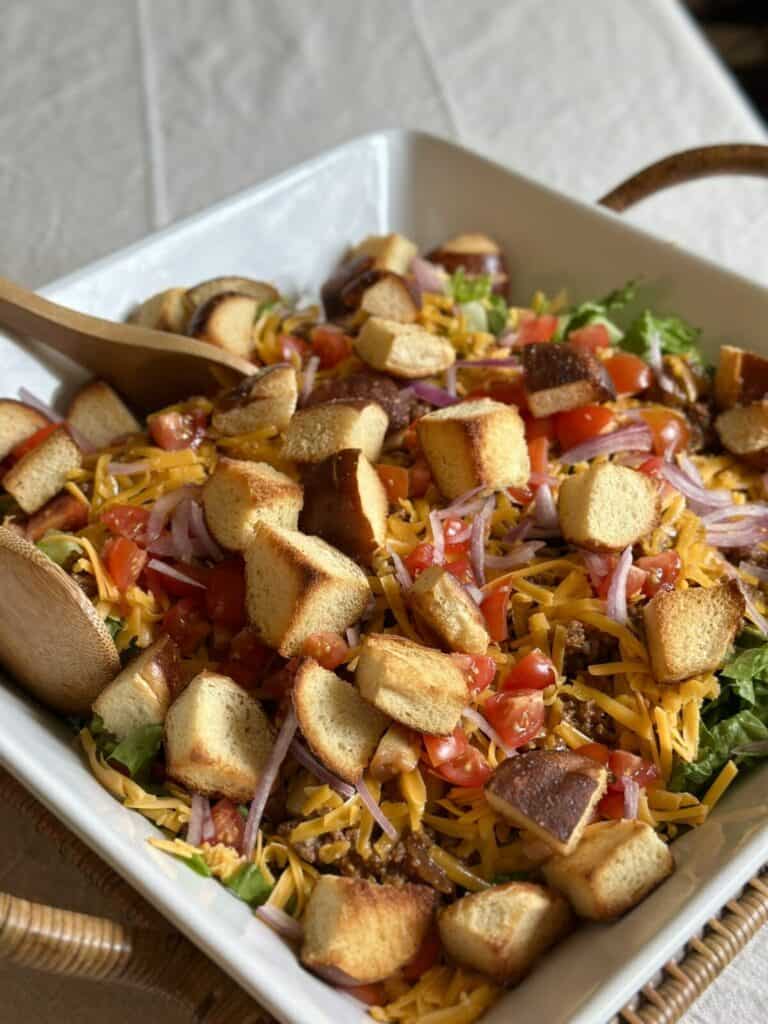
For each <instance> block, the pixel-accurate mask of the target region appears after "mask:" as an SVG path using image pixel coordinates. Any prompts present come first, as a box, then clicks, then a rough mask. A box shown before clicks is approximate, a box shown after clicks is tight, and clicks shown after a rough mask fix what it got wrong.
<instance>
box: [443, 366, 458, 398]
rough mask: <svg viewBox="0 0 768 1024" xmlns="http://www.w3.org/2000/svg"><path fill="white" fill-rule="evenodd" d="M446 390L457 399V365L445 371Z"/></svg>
mask: <svg viewBox="0 0 768 1024" xmlns="http://www.w3.org/2000/svg"><path fill="white" fill-rule="evenodd" d="M445 390H446V391H447V392H448V394H449V395H453V397H454V398H456V363H454V364H453V366H449V367H448V369H447V370H446V371H445Z"/></svg>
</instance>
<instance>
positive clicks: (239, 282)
mask: <svg viewBox="0 0 768 1024" xmlns="http://www.w3.org/2000/svg"><path fill="white" fill-rule="evenodd" d="M224 292H235V293H236V294H237V295H247V296H248V297H249V298H251V299H256V301H257V302H258V304H259V306H263V305H264V304H265V303H271V302H277V301H278V299H279V298H280V292H278V290H277V289H276V288H275V287H274V286H273V285H271V284H267V282H266V281H254V280H253V278H250V277H212V278H211V279H210V280H208V281H201V282H200V284H196V285H195V286H194V288H190V289H189V290H188V291H187V293H186V298H187V303H188V305H189V306H190V307H191V308H192V309H197V308H198V307H199V306H203V305H205V303H206V302H208V300H209V299H212V298H214V297H215V296H217V295H222V294H223V293H224Z"/></svg>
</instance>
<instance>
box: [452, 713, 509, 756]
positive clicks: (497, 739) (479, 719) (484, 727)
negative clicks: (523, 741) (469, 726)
mask: <svg viewBox="0 0 768 1024" xmlns="http://www.w3.org/2000/svg"><path fill="white" fill-rule="evenodd" d="M461 713H462V715H463V716H464V718H467V719H469V721H470V722H474V723H475V725H476V726H477V728H478V729H479V730H480V732H481V733H483V735H484V736H487V737H488V739H489V740H492V741H493V742H494V743H495V744H496V746H497V747H498V748H499V750H503V751H504V753H505V754H506V755H507V757H514V755H515V751H514V750H513V749H512V747H508V746H507V744H506V743H505V742H504V740H502V738H501V736H499V734H498V733H497V732H496V730H495V729H494V728H493V726H492V725H491V723H490V722H489V721H488V720H487V719H486V718H484V717H483V716H482V715H481V714H480V712H479V711H476V710H475V708H464V710H463V711H462V712H461Z"/></svg>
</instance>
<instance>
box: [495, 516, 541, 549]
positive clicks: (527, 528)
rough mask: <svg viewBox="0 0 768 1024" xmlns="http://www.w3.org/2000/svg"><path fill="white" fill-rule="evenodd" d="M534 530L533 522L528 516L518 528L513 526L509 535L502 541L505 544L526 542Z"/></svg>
mask: <svg viewBox="0 0 768 1024" xmlns="http://www.w3.org/2000/svg"><path fill="white" fill-rule="evenodd" d="M532 528H533V520H532V519H531V518H530V517H529V516H526V518H525V519H521V520H520V522H519V523H518V524H517V526H513V527H512V529H511V530H510V531H509V533H505V534H504V537H503V538H502V539H503V541H504V543H505V544H514V543H515V541H518V540H525V538H526V537H527V536H528V534H529V533H530V532H531V530H532Z"/></svg>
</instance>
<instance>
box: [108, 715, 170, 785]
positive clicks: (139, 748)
mask: <svg viewBox="0 0 768 1024" xmlns="http://www.w3.org/2000/svg"><path fill="white" fill-rule="evenodd" d="M162 741H163V727H162V725H142V726H140V728H138V729H134V730H133V732H132V733H129V735H128V736H126V737H125V739H124V740H121V741H120V742H119V743H118V744H117V746H116V747H115V748H114V750H113V751H112V753H111V754H110V755H109V757H110V760H111V761H118V762H119V763H120V764H122V765H124V766H125V767H126V768H127V769H128V771H129V772H130V774H131V778H132V779H135V778H136V776H137V775H141V774H142V773H143V772H145V771H146V770H147V769H148V768H149V766H150V765H151V764H152V762H153V761H154V759H155V758H156V757H157V754H158V752H159V750H160V746H161V744H162Z"/></svg>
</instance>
